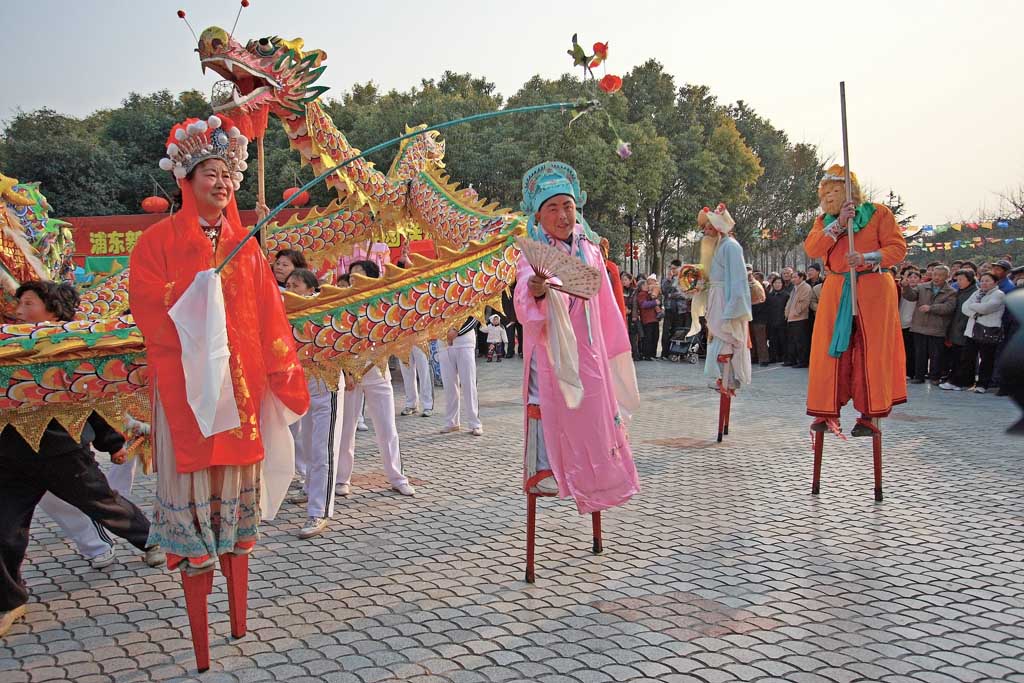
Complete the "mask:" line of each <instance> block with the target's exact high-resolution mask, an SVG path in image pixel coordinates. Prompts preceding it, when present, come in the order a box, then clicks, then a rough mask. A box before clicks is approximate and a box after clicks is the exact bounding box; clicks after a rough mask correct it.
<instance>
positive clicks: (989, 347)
mask: <svg viewBox="0 0 1024 683" xmlns="http://www.w3.org/2000/svg"><path fill="white" fill-rule="evenodd" d="M1005 296H1006V295H1005V294H1003V292H1002V291H1000V289H999V287H997V286H996V279H995V276H993V275H992V274H991V273H985V274H984V275H982V276H981V277H979V278H978V291H977V293H975V294H974V295H972V296H971V298H970V299H968V300H967V301H965V302H964V303H963V306H961V307H960V310H961V311H963V313H964V315H966V316H967V329H966V330H965V331H964V336H965V337H966V338H967V343H966V344H965V345H964V353H966V354H970V353H977V354H978V355H979V356H980V357H981V361H980V363H979V364H978V383H977V384H975V385H974V393H976V394H984V393H985V392H986V391H988V388H989V385H990V384H991V383H992V370H993V368H994V366H995V362H996V349H997V348H998V346H999V342H1000V341H1001V339H1002V329H1003V311H1005V310H1006V304H1005V303H1004V301H1003V299H1004V298H1005ZM996 330H998V331H996Z"/></svg>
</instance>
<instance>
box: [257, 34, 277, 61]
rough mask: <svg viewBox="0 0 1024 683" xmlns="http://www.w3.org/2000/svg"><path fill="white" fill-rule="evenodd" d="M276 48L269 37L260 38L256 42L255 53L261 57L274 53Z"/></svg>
mask: <svg viewBox="0 0 1024 683" xmlns="http://www.w3.org/2000/svg"><path fill="white" fill-rule="evenodd" d="M276 49H277V48H276V47H274V44H273V43H272V42H270V38H260V39H259V42H257V43H256V54H258V55H261V56H263V57H269V56H270V55H272V54H274V51H275V50H276Z"/></svg>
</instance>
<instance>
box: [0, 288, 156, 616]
mask: <svg viewBox="0 0 1024 683" xmlns="http://www.w3.org/2000/svg"><path fill="white" fill-rule="evenodd" d="M15 296H16V297H17V299H18V302H19V305H18V317H19V319H20V320H22V322H26V323H42V322H58V321H60V320H69V319H70V318H71V317H72V316H73V315H74V310H75V308H76V307H77V304H78V295H77V293H76V292H75V290H74V288H73V287H71V285H68V284H60V285H58V284H55V283H52V282H28V283H25V284H23V285H22V286H21V287H19V288H18V290H17V292H15ZM124 444H125V440H124V437H123V436H122V435H121V434H120V433H118V432H117V431H116V430H115V429H114V428H113V427H111V426H110V425H109V424H107V422H106V421H105V420H104V419H103V418H102V417H100V416H99V415H97V414H96V413H92V414H91V415H90V416H89V418H88V420H87V422H86V425H85V427H84V428H83V429H82V434H81V436H80V438H78V439H75V438H73V437H72V436H71V434H69V433H68V431H67V430H66V429H65V428H64V427H63V426H62V425H61V424H60V423H59V422H58V421H57V420H50V422H49V424H48V425H47V427H46V429H45V431H44V432H43V435H42V439H41V440H40V442H39V448H38V449H33V448H32V447H31V446H30V445H29V443H28V442H27V441H26V440H25V439H24V437H23V436H22V435H21V434H20V433H19V432H18V431H17V430H16V429H15V428H14V427H13V426H11V425H8V426H7V427H5V428H4V430H3V431H2V432H0V636H2V635H3V634H4V633H5V632H6V631H7V630H8V629H9V628H10V627H11V625H12V624H13V623H14V622H15V621H16V620H17V619H19V618H21V616H22V615H24V613H25V604H26V603H27V602H28V591H27V590H26V588H25V583H24V581H23V580H22V578H21V564H22V562H23V561H24V559H25V551H26V550H27V548H28V540H29V528H30V527H31V525H32V515H33V513H34V512H35V508H36V505H37V504H38V503H39V501H40V499H41V498H42V497H43V495H44V494H45V493H46V492H47V491H49V492H51V493H53V494H54V495H55V496H57V497H58V498H60V499H61V500H64V501H66V502H67V503H70V504H71V505H73V506H75V507H76V508H78V509H79V510H81V511H82V512H84V513H85V514H86V515H88V516H89V518H90V519H92V520H93V521H95V522H96V523H97V524H99V525H100V526H102V527H103V528H105V529H107V530H108V531H110V532H112V533H114V534H116V535H117V536H120V537H121V538H123V539H125V540H126V541H128V542H129V543H131V544H132V545H134V546H135V547H136V548H138V549H139V550H141V551H143V552H144V553H145V561H146V563H147V564H149V565H150V566H152V567H156V566H159V565H161V564H163V563H164V561H165V558H164V553H163V552H162V551H161V550H160V547H159V546H150V545H149V543H148V538H149V520H148V519H146V516H145V515H144V514H143V513H142V510H140V509H139V508H138V506H136V505H135V504H134V503H132V502H131V501H129V500H126V499H125V498H124V497H123V496H121V494H119V493H118V492H117V491H114V490H112V489H111V488H110V484H109V483H108V482H107V478H106V477H105V476H103V472H101V471H100V468H99V464H98V463H97V462H96V458H95V456H94V455H93V452H92V448H91V447H92V446H95V447H96V448H97V449H98V450H101V451H104V452H106V453H109V454H110V456H111V460H113V461H115V462H117V461H123V459H124V456H125V453H124Z"/></svg>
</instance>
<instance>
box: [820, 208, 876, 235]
mask: <svg viewBox="0 0 1024 683" xmlns="http://www.w3.org/2000/svg"><path fill="white" fill-rule="evenodd" d="M874 215H875V205H874V204H872V203H871V202H864V203H863V204H861V205H860V206H858V207H857V209H856V210H855V211H854V214H853V232H854V233H858V232H860V231H861V230H862V229H863V228H864V226H865V225H867V224H868V221H870V220H871V217H872V216H874ZM838 218H839V217H838V216H833V215H832V214H828V213H827V214H825V219H824V220H825V225H828V224H829V223H832V222H834V221H836V220H838Z"/></svg>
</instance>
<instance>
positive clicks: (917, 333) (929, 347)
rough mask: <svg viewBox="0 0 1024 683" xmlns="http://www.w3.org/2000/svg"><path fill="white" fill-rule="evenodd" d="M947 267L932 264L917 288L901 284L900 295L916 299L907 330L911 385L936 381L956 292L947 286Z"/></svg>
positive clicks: (937, 382)
mask: <svg viewBox="0 0 1024 683" xmlns="http://www.w3.org/2000/svg"><path fill="white" fill-rule="evenodd" d="M948 278H949V268H947V267H946V266H944V265H942V264H941V263H939V264H936V265H933V266H932V274H931V276H930V278H929V279H928V281H924V279H923V278H922V282H921V284H919V285H918V286H917V287H910V286H907V285H904V286H903V288H902V289H903V298H904V299H907V300H908V301H914V302H917V308H915V309H914V317H913V320H912V321H911V323H910V331H911V332H912V333H913V334H914V363H915V366H914V378H913V379H912V380H910V381H911V383H912V384H924V383H925V380H930V381H931V383H932V384H939V383H940V379H939V378H940V376H941V374H942V367H941V366H942V351H943V347H944V345H945V342H946V330H947V328H948V327H949V321H950V320H952V319H953V307H954V306H955V305H956V292H955V291H953V288H952V287H950V286H949V283H948V282H947V279H948Z"/></svg>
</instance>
